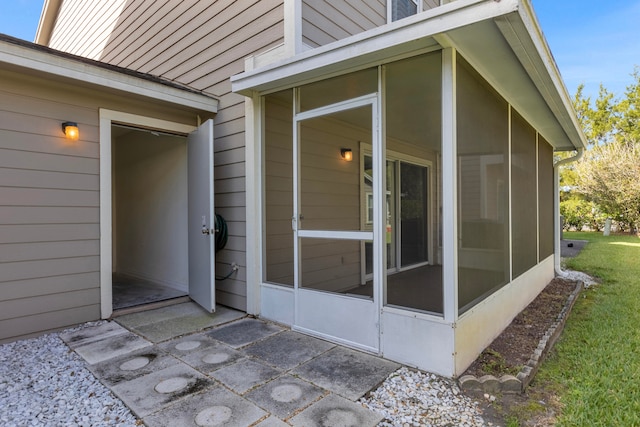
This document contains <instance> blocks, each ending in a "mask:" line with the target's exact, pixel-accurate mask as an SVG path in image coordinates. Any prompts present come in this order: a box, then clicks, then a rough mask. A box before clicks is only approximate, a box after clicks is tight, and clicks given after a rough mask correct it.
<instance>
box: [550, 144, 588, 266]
mask: <svg viewBox="0 0 640 427" xmlns="http://www.w3.org/2000/svg"><path fill="white" fill-rule="evenodd" d="M583 154H584V148H582V147H581V148H578V152H577V153H576V155H575V156H572V157H568V158H566V159H562V160H558V161H557V162H555V163H554V164H553V190H554V191H553V193H554V198H555V200H554V205H555V206H554V208H555V209H554V211H555V212H554V213H555V215H554V220H553V228H554V239H553V240H554V250H553V260H554V267H555V272H556V275H558V276H562V275H564V272H563V271H562V267H561V266H560V233H561V227H562V224H560V166H563V165H566V164H568V163H573V162H577V161H578V160H580V159H581V158H582V156H583Z"/></svg>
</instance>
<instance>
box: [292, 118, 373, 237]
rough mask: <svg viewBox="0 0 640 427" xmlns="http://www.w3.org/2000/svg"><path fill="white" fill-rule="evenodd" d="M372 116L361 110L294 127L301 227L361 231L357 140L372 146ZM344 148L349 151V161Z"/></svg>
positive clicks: (313, 120) (361, 217)
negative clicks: (298, 161)
mask: <svg viewBox="0 0 640 427" xmlns="http://www.w3.org/2000/svg"><path fill="white" fill-rule="evenodd" d="M371 114H372V111H371V107H370V106H366V107H359V108H354V109H351V110H346V111H340V112H336V113H333V114H329V115H326V116H321V117H317V118H312V119H308V120H304V121H301V122H300V123H299V132H300V177H301V179H300V215H301V218H300V221H299V228H300V229H304V230H334V231H362V230H365V220H364V216H365V215H366V212H365V211H364V209H361V206H360V185H361V182H360V181H361V180H360V162H361V161H362V157H361V155H360V146H359V145H360V144H359V142H360V141H362V142H367V143H370V142H371V137H372V135H371V123H372V121H371V120H372V119H371ZM343 149H349V150H351V153H352V156H353V157H352V160H351V161H347V160H345V159H344V158H343V157H342V153H341V151H342V150H343Z"/></svg>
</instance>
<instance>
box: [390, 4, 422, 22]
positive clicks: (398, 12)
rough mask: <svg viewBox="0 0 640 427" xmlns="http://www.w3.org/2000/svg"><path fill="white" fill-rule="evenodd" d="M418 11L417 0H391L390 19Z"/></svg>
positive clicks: (403, 16) (396, 18) (393, 20)
mask: <svg viewBox="0 0 640 427" xmlns="http://www.w3.org/2000/svg"><path fill="white" fill-rule="evenodd" d="M416 13H418V0H391V21H392V22H395V21H397V20H398V19H402V18H406V17H407V16H411V15H415V14H416Z"/></svg>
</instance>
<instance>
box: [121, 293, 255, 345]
mask: <svg viewBox="0 0 640 427" xmlns="http://www.w3.org/2000/svg"><path fill="white" fill-rule="evenodd" d="M242 317H245V314H244V313H241V312H239V311H237V310H232V309H229V308H226V307H220V306H216V311H215V312H214V313H208V312H207V311H205V310H204V309H202V308H201V307H199V306H197V305H196V304H193V303H189V302H186V303H182V304H176V305H173V306H168V307H162V308H158V309H155V310H149V311H147V312H141V313H133V314H128V315H125V316H121V317H119V318H118V322H119V323H121V324H122V325H124V326H126V327H127V328H129V329H130V330H131V331H133V332H135V333H137V334H140V335H142V336H143V337H145V338H146V339H148V340H149V341H151V342H154V343H158V342H162V341H166V340H168V339H171V338H173V337H176V336H178V335H184V334H188V333H192V332H196V331H201V330H203V329H205V328H210V327H213V326H217V325H221V324H223V323H227V322H231V321H234V320H237V319H240V318H242Z"/></svg>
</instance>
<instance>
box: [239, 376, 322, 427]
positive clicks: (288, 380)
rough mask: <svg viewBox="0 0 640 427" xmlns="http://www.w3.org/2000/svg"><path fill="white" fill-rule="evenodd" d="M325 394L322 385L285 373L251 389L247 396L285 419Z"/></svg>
mask: <svg viewBox="0 0 640 427" xmlns="http://www.w3.org/2000/svg"><path fill="white" fill-rule="evenodd" d="M324 394H325V391H324V390H323V389H321V388H320V387H316V386H314V385H313V384H311V383H308V382H306V381H302V380H301V379H298V378H294V377H292V376H291V375H284V376H282V377H279V378H276V379H275V380H273V381H270V382H268V383H267V384H265V385H263V386H260V387H258V388H256V389H254V390H251V391H250V392H249V393H247V394H246V395H245V397H246V398H247V399H248V400H250V401H252V402H255V403H256V404H257V405H258V406H260V407H262V408H265V409H266V410H267V411H269V412H270V413H272V414H273V415H276V416H277V417H278V418H280V419H283V420H285V419H287V418H289V417H291V416H292V415H294V414H295V413H297V412H299V411H300V410H302V409H304V408H306V407H307V406H309V405H311V404H312V403H313V402H315V401H316V400H318V399H319V398H320V397H322V396H323V395H324Z"/></svg>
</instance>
